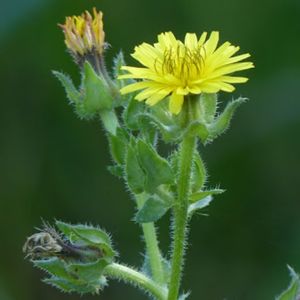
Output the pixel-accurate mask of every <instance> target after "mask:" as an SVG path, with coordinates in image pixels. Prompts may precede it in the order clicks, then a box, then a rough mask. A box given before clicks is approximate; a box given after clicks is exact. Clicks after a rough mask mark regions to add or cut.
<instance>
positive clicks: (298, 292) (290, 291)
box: [276, 266, 300, 300]
mask: <svg viewBox="0 0 300 300" xmlns="http://www.w3.org/2000/svg"><path fill="white" fill-rule="evenodd" d="M288 269H289V271H290V276H291V278H292V280H291V282H290V285H289V287H288V288H287V289H286V290H285V291H284V292H283V293H282V294H281V295H280V296H278V297H276V300H299V297H300V278H299V275H298V274H297V273H296V272H295V271H294V270H293V269H292V268H291V267H290V266H288Z"/></svg>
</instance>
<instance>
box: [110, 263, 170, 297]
mask: <svg viewBox="0 0 300 300" xmlns="http://www.w3.org/2000/svg"><path fill="white" fill-rule="evenodd" d="M104 275H106V276H108V277H112V278H116V279H119V280H123V281H124V282H129V283H132V284H133V285H137V286H138V287H140V288H142V289H144V290H146V291H147V292H150V293H151V294H152V295H153V296H155V297H156V298H157V299H158V300H166V299H167V290H166V289H165V288H164V287H162V286H160V285H158V284H157V283H156V282H154V281H153V280H152V279H150V278H149V277H147V276H145V275H144V274H142V273H140V272H138V271H135V270H133V269H131V268H129V267H126V266H124V265H121V264H117V263H112V264H110V265H108V266H107V267H106V268H105V269H104Z"/></svg>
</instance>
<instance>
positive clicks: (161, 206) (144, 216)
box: [135, 195, 172, 223]
mask: <svg viewBox="0 0 300 300" xmlns="http://www.w3.org/2000/svg"><path fill="white" fill-rule="evenodd" d="M171 206H172V203H170V202H166V201H164V200H163V199H161V198H160V197H158V196H157V195H152V196H150V197H149V198H148V199H147V200H146V202H145V203H144V205H143V206H142V208H141V209H140V210H139V211H138V212H137V214H136V215H135V221H136V222H138V223H150V222H156V221H158V220H159V219H160V218H161V217H162V216H163V215H164V214H165V213H166V212H167V211H168V209H169V208H170V207H171Z"/></svg>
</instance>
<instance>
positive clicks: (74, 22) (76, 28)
mask: <svg viewBox="0 0 300 300" xmlns="http://www.w3.org/2000/svg"><path fill="white" fill-rule="evenodd" d="M102 16H103V14H102V12H101V11H99V12H98V11H97V10H96V8H94V9H93V16H92V15H91V14H90V13H89V12H88V11H85V12H84V13H83V14H82V15H81V16H72V17H66V21H65V24H60V25H59V26H60V27H61V28H62V29H63V32H64V35H65V43H66V46H67V48H68V49H69V51H70V52H71V55H72V56H73V57H74V59H75V61H76V63H78V64H79V65H80V66H82V65H83V63H84V61H86V60H88V61H89V62H90V63H91V64H92V65H96V64H99V61H100V58H101V57H102V55H103V52H104V50H105V47H106V44H105V41H104V37H105V33H104V31H103V21H102ZM96 67H98V68H99V67H100V66H96Z"/></svg>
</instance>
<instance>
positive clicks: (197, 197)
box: [189, 189, 225, 203]
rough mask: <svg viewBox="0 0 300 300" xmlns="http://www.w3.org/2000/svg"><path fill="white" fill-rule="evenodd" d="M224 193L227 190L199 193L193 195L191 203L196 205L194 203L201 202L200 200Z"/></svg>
mask: <svg viewBox="0 0 300 300" xmlns="http://www.w3.org/2000/svg"><path fill="white" fill-rule="evenodd" d="M224 192H225V190H222V189H213V190H208V191H199V192H196V193H193V194H192V195H191V196H190V199H189V200H190V202H192V203H194V202H197V201H200V200H202V199H204V198H206V197H207V196H213V195H219V194H222V193H224Z"/></svg>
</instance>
